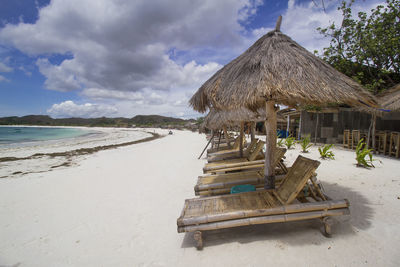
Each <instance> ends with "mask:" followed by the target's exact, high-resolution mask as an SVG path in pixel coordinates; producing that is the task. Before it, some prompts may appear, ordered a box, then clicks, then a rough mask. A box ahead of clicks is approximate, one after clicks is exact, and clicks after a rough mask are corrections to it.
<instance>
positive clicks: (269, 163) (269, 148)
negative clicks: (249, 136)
mask: <svg viewBox="0 0 400 267" xmlns="http://www.w3.org/2000/svg"><path fill="white" fill-rule="evenodd" d="M265 111H266V118H267V120H266V121H265V132H266V137H265V144H266V149H265V167H264V171H265V186H264V188H265V189H275V168H274V166H273V162H274V155H275V149H276V138H277V136H276V111H275V102H274V101H272V100H268V101H267V102H266V105H265Z"/></svg>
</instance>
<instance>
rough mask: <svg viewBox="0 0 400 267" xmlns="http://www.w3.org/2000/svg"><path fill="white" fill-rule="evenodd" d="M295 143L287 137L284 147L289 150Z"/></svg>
mask: <svg viewBox="0 0 400 267" xmlns="http://www.w3.org/2000/svg"><path fill="white" fill-rule="evenodd" d="M295 143H296V141H295V138H294V137H292V136H288V137H287V138H286V139H285V145H286V147H287V149H290V148H291V147H293V146H294V145H295Z"/></svg>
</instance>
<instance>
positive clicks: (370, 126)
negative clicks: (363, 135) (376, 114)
mask: <svg viewBox="0 0 400 267" xmlns="http://www.w3.org/2000/svg"><path fill="white" fill-rule="evenodd" d="M373 124H374V121H373V119H372V117H371V123H370V124H369V128H368V135H367V142H366V144H365V145H366V147H367V148H369V140H371V132H372V125H373ZM352 142H353V140H352Z"/></svg>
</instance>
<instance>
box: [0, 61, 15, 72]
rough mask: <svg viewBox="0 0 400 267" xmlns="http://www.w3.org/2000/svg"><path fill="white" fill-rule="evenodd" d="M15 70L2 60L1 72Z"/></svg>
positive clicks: (0, 63) (0, 64)
mask: <svg viewBox="0 0 400 267" xmlns="http://www.w3.org/2000/svg"><path fill="white" fill-rule="evenodd" d="M11 71H13V68H11V67H9V66H7V65H6V64H4V63H3V62H1V61H0V72H11Z"/></svg>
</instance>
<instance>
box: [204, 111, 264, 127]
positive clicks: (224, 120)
mask: <svg viewBox="0 0 400 267" xmlns="http://www.w3.org/2000/svg"><path fill="white" fill-rule="evenodd" d="M265 119H266V118H265V110H263V109H259V110H257V111H256V112H253V111H250V110H249V109H246V108H238V109H236V110H226V111H222V110H220V111H219V110H216V109H211V110H210V112H209V113H208V114H207V116H206V117H205V118H204V122H203V124H202V126H203V127H206V128H208V129H214V130H217V129H221V128H222V127H223V126H238V125H240V122H242V121H265Z"/></svg>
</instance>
